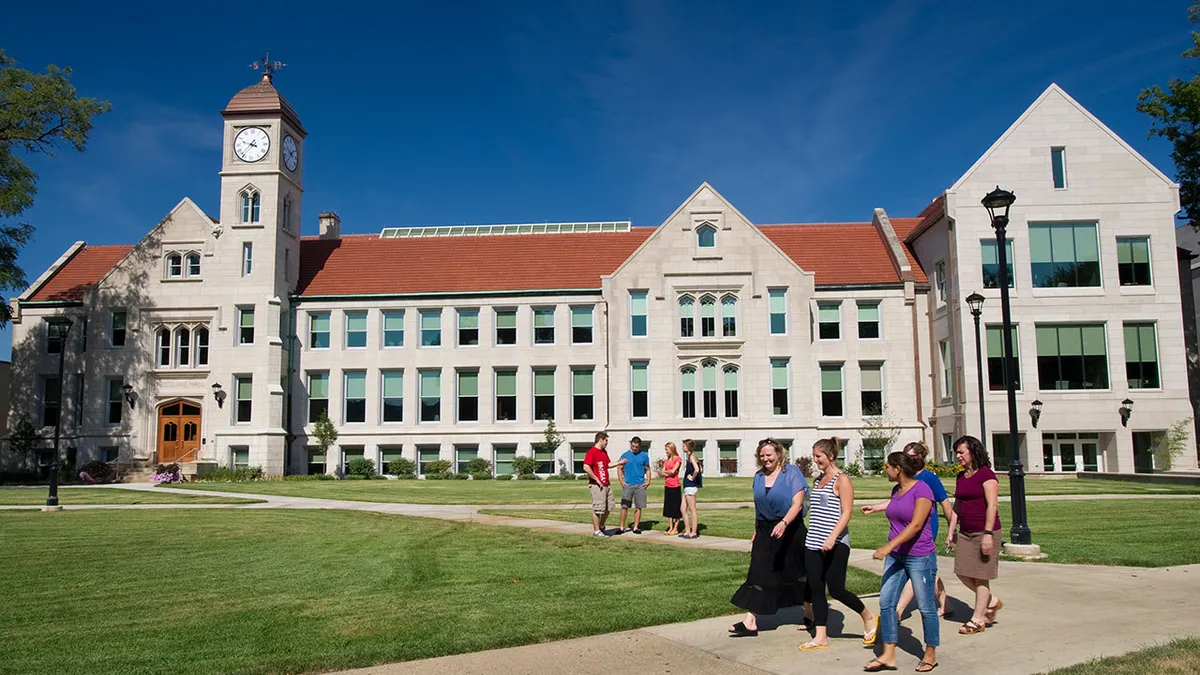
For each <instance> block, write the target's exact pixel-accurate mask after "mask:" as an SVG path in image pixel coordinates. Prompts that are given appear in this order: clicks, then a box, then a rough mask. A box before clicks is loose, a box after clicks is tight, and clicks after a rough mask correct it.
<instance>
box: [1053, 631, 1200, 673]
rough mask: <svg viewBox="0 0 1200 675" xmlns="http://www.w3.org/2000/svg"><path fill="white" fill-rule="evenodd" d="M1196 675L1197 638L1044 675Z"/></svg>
mask: <svg viewBox="0 0 1200 675" xmlns="http://www.w3.org/2000/svg"><path fill="white" fill-rule="evenodd" d="M1145 673H1155V675H1197V674H1200V638H1194V637H1189V638H1183V639H1182V640H1175V641H1174V642H1169V643H1167V644H1165V645H1158V646H1155V647H1148V648H1146V649H1141V650H1138V651H1136V652H1130V653H1129V654H1125V655H1123V656H1110V657H1107V658H1103V659H1096V660H1094V661H1089V662H1087V663H1081V664H1079V665H1075V666H1069V667H1067V668H1059V669H1058V670H1054V671H1051V672H1050V673H1047V674H1046V675H1145Z"/></svg>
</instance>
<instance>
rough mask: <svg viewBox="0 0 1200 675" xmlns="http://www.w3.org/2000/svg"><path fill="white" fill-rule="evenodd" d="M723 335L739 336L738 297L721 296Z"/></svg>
mask: <svg viewBox="0 0 1200 675" xmlns="http://www.w3.org/2000/svg"><path fill="white" fill-rule="evenodd" d="M721 336H722V337H737V298H735V297H733V296H732V295H727V296H725V297H723V298H721Z"/></svg>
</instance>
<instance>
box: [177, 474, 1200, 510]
mask: <svg viewBox="0 0 1200 675" xmlns="http://www.w3.org/2000/svg"><path fill="white" fill-rule="evenodd" d="M750 480H751V479H750V478H706V479H705V480H704V488H703V489H701V490H700V496H699V499H700V501H701V502H705V501H708V502H745V501H750V499H751V496H750ZM943 482H945V483H946V485H947V487H948V489H950V490H951V491H953V489H954V479H953V478H946V479H943ZM854 484H855V497H856V498H859V499H885V498H886V497H887V496H888V495H889V494H891V485H890V484H889V483H888V482H887V480H886V479H884V478H880V477H877V476H871V477H865V478H856V479H854ZM1026 486H1027V493H1028V494H1030V495H1077V494H1145V493H1154V494H1200V486H1190V485H1145V484H1141V483H1129V482H1123V481H1110V480H1079V479H1077V478H1037V477H1031V478H1029V479H1028V480H1027V481H1026ZM172 487H179V486H172ZM182 487H187V488H192V489H197V490H216V491H224V492H240V493H245V494H264V495H279V496H286V497H313V498H316V499H348V500H353V501H364V502H396V503H408V504H586V503H588V502H589V501H590V498H589V497H588V491H587V481H582V480H576V481H545V480H528V481H525V480H522V481H514V480H500V481H496V480H480V481H475V480H471V481H461V480H449V481H441V480H388V481H384V480H369V481H296V482H292V481H273V480H269V481H258V482H254V483H188V484H185V485H183V486H182ZM662 494H663V487H662V481H661V480H655V481H654V483H653V485H651V487H650V493H649V495H648V496H649V499H650V501H651V503H655V504H661V503H662ZM1000 494H1002V495H1007V494H1008V480H1007V479H1005V478H1004V477H1001V480H1000Z"/></svg>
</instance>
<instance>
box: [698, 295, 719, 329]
mask: <svg viewBox="0 0 1200 675" xmlns="http://www.w3.org/2000/svg"><path fill="white" fill-rule="evenodd" d="M716 334H717V299H716V298H714V297H713V296H711V295H706V296H704V297H703V298H700V337H715V336H716Z"/></svg>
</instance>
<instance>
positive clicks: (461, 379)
mask: <svg viewBox="0 0 1200 675" xmlns="http://www.w3.org/2000/svg"><path fill="white" fill-rule="evenodd" d="M421 395H422V396H434V395H435V394H425V393H424V392H422V394H421ZM458 395H459V396H478V395H479V373H478V372H477V371H474V370H472V371H470V372H466V371H463V372H460V373H459V374H458Z"/></svg>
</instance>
